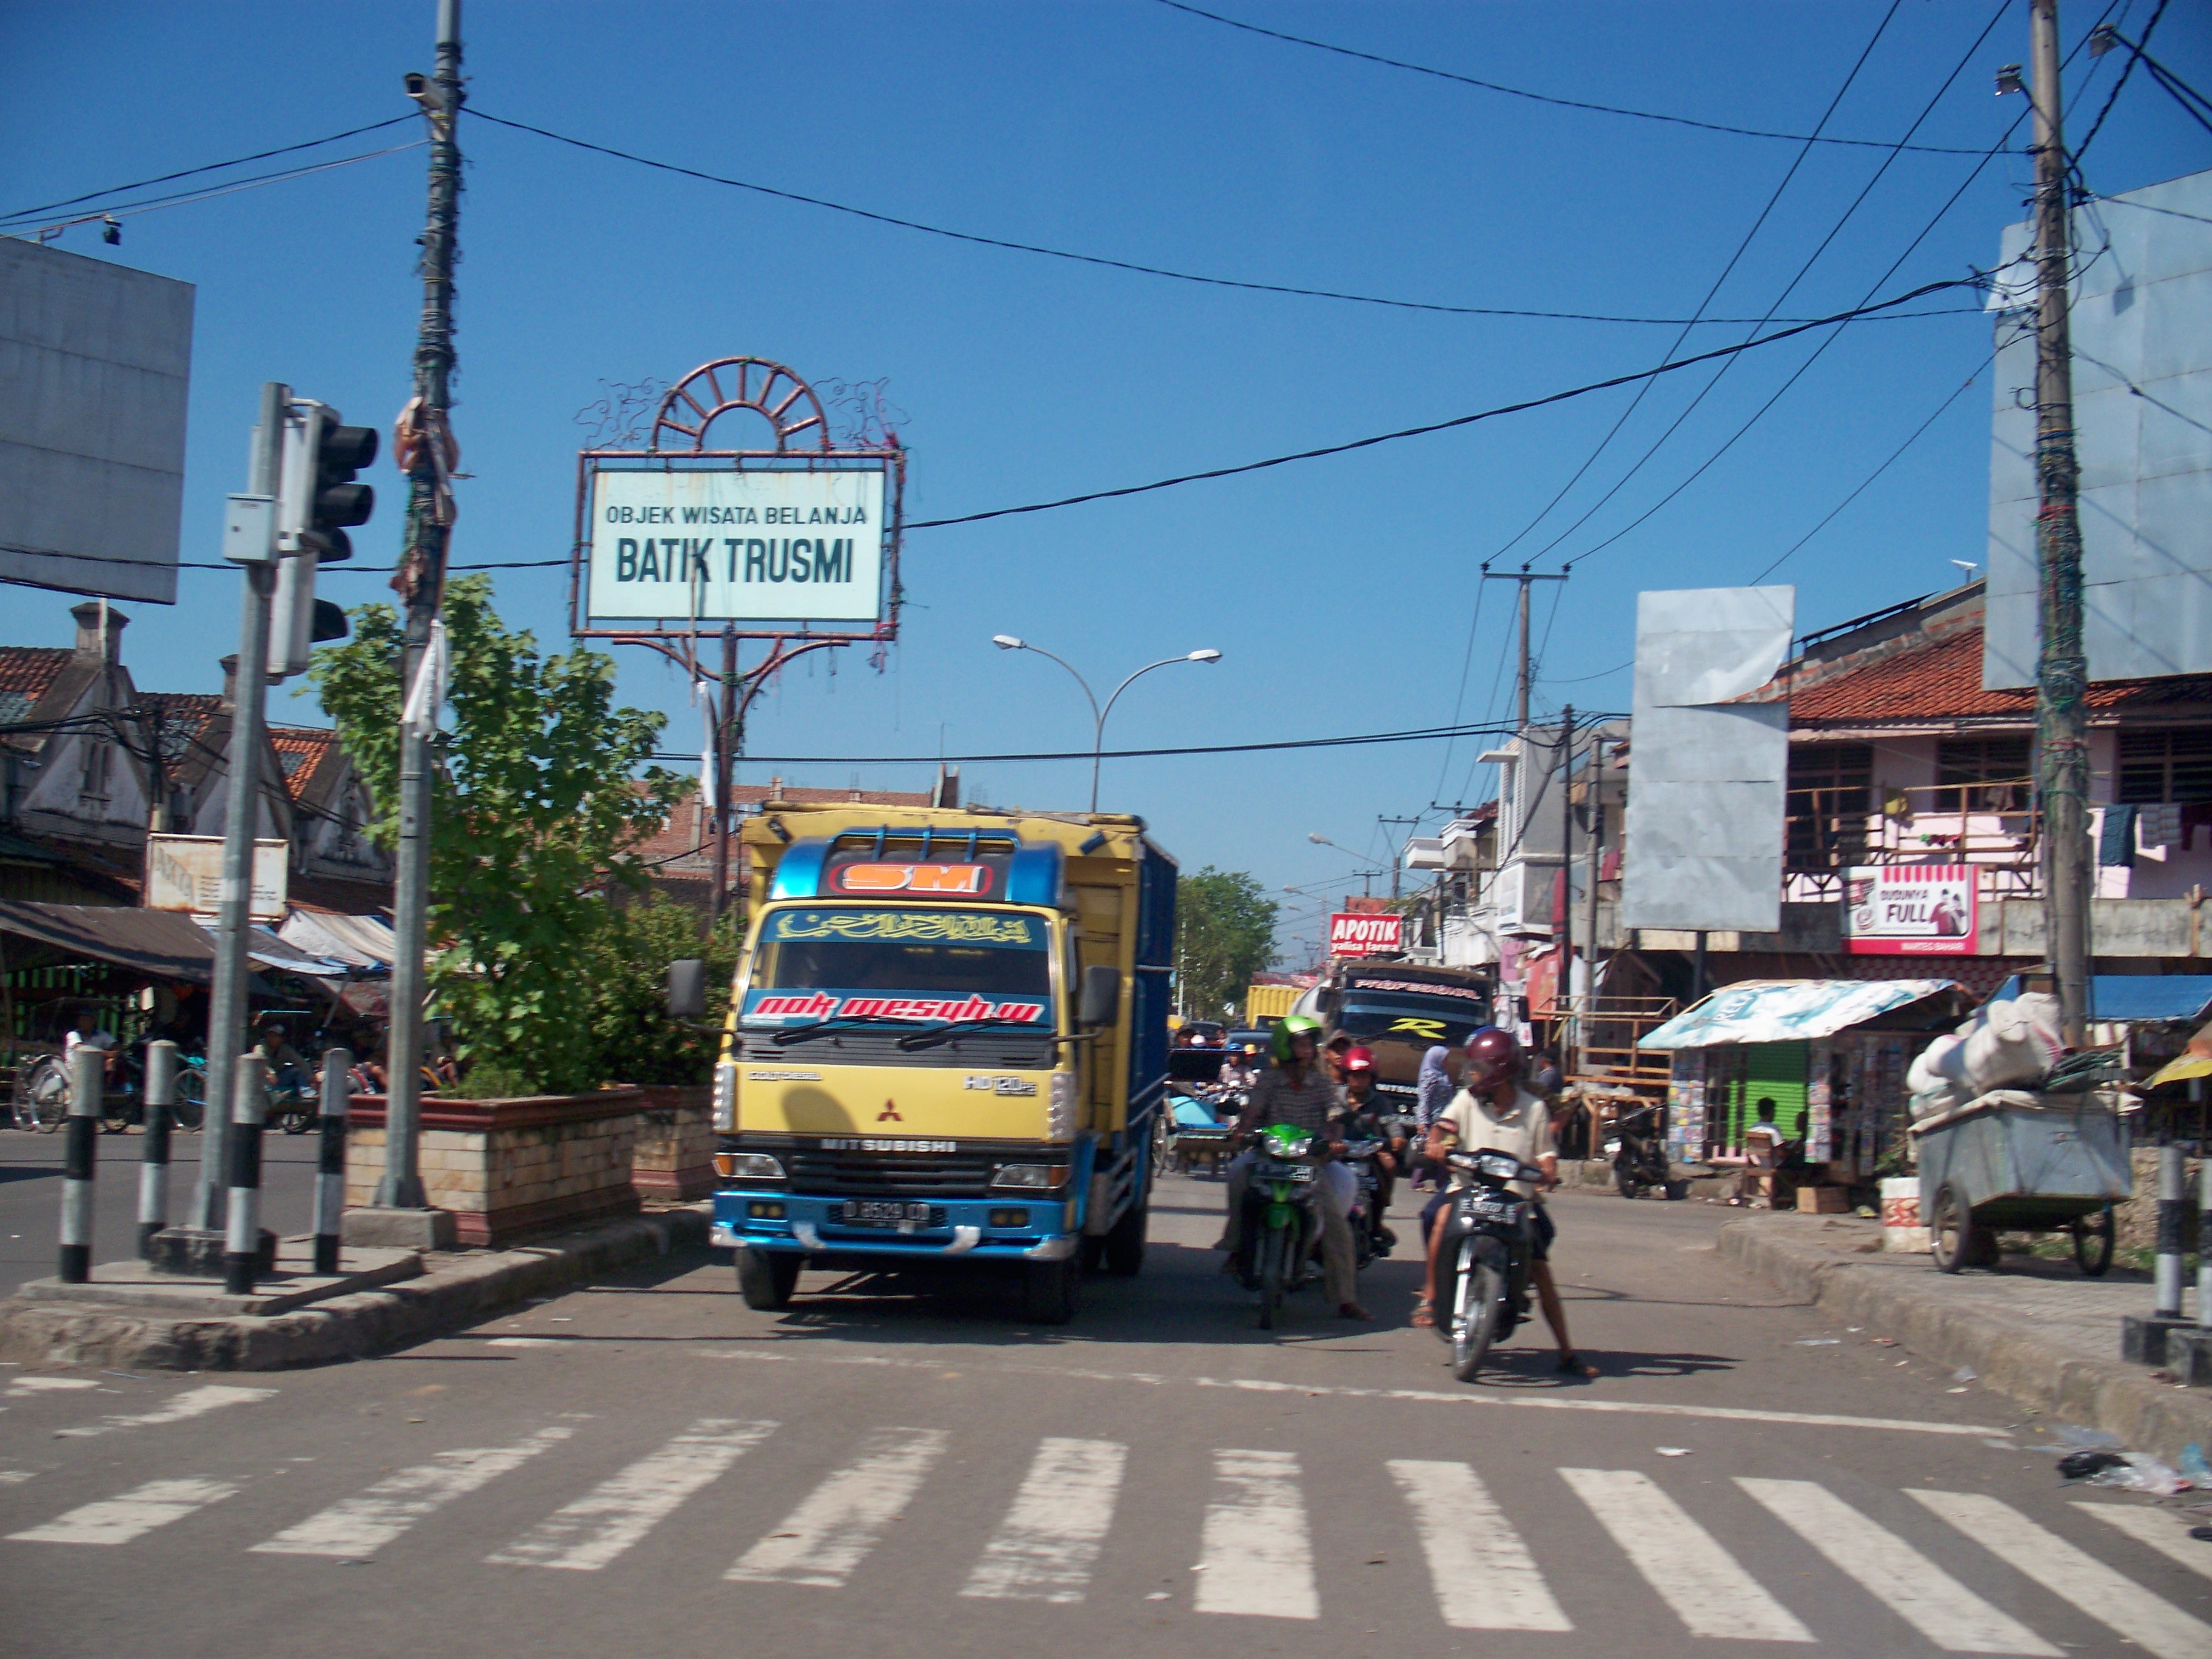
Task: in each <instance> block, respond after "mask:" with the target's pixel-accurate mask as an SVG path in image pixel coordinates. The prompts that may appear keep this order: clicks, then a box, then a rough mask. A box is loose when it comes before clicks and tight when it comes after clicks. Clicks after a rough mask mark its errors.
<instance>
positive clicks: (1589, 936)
mask: <svg viewBox="0 0 2212 1659" xmlns="http://www.w3.org/2000/svg"><path fill="white" fill-rule="evenodd" d="M1602 746H1603V744H1601V741H1600V738H1599V728H1597V727H1595V726H1593V727H1592V728H1591V729H1590V740H1589V767H1588V769H1586V770H1585V771H1584V772H1583V777H1584V778H1586V779H1587V780H1589V783H1588V788H1589V891H1588V892H1587V894H1586V895H1585V896H1584V899H1583V902H1584V903H1585V904H1587V905H1588V906H1589V908H1588V909H1587V910H1586V911H1584V912H1583V919H1584V925H1583V957H1584V958H1585V959H1586V960H1587V961H1588V963H1589V998H1588V999H1586V1001H1588V1000H1595V997H1596V994H1597V878H1598V875H1599V873H1600V868H1601V860H1602V859H1603V857H1604V848H1605V803H1604V801H1603V799H1601V789H1602V782H1601V779H1600V778H1599V775H1598V769H1597V764H1598V750H1599V749H1601V747H1602ZM1583 1012H1584V1013H1585V1014H1586V1015H1587V1013H1588V1012H1589V1009H1588V1008H1587V1007H1585V1008H1584V1010H1583Z"/></svg>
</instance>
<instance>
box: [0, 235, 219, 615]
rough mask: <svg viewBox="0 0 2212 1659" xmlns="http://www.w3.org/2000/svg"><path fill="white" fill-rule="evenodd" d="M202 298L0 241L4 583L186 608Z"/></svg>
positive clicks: (158, 279) (160, 279) (161, 279)
mask: <svg viewBox="0 0 2212 1659" xmlns="http://www.w3.org/2000/svg"><path fill="white" fill-rule="evenodd" d="M191 361H192V285H191V283H179V282H173V281H172V280H171V279H170V278H168V277H167V276H151V275H149V274H148V273H147V272H145V271H143V270H131V269H130V268H129V267H128V266H125V265H118V264H109V263H108V262H107V261H106V260H104V259H88V258H84V257H83V256H82V255H80V254H76V253H64V252H62V251H61V250H60V249H59V248H52V247H41V246H40V245H39V244H37V243H36V242H25V241H15V240H5V239H0V580H5V581H14V582H27V583H30V584H32V585H33V586H39V587H57V588H61V589H63V590H64V591H65V592H72V593H101V594H106V596H108V597H109V598H111V599H149V600H152V601H153V602H154V603H155V604H157V605H174V604H175V603H176V600H177V532H178V525H179V518H180V515H181V513H182V512H183V507H184V493H185V390H186V387H187V386H188V384H189V382H190V380H191Z"/></svg>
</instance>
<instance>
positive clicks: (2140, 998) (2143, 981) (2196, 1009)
mask: <svg viewBox="0 0 2212 1659" xmlns="http://www.w3.org/2000/svg"><path fill="white" fill-rule="evenodd" d="M2019 994H2020V975H2018V974H2015V975H2013V976H2012V977H2011V978H2010V979H2008V980H2007V981H2005V982H2004V983H2003V984H2002V985H2001V986H1999V987H1997V992H1996V995H1995V996H1993V997H1991V998H1990V1001H1992V1002H1999V1001H2002V1002H2009V1001H2010V1000H2012V999H2013V998H2015V997H2016V996H2018V995H2019ZM2207 1009H2212V974H2093V975H2090V979H2089V1018H2091V1019H2093V1020H2100V1019H2109V1020H2116V1021H2119V1022H2121V1023H2124V1024H2125V1023H2136V1024H2154V1023H2156V1022H2158V1021H2161V1020H2169V1019H2172V1020H2199V1019H2202V1018H2204V1015H2205V1011H2206V1010H2207Z"/></svg>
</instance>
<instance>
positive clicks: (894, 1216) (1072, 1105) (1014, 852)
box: [714, 799, 1176, 1324]
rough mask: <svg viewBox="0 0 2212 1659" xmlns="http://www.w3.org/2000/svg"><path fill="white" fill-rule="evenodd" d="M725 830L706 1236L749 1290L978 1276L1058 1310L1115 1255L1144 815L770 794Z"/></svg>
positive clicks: (1146, 900) (1150, 1103)
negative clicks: (726, 999)
mask: <svg viewBox="0 0 2212 1659" xmlns="http://www.w3.org/2000/svg"><path fill="white" fill-rule="evenodd" d="M887 813H888V814H889V816H887ZM740 845H741V848H742V850H743V857H744V872H743V873H744V882H745V887H746V898H747V910H748V915H749V917H750V926H749V928H748V932H747V936H746V940H745V946H744V952H743V953H742V954H741V955H740V956H739V957H738V967H737V975H736V981H735V983H734V985H733V987H732V996H731V1000H730V1012H729V1016H728V1018H727V1021H726V1024H725V1027H724V1030H723V1036H722V1053H721V1060H720V1064H719V1065H718V1066H716V1068H715V1073H714V1127H715V1129H716V1131H717V1134H718V1137H719V1140H718V1147H717V1151H716V1152H715V1157H714V1166H715V1171H716V1176H717V1191H716V1193H715V1194H714V1241H715V1242H716V1243H720V1244H724V1245H728V1246H731V1247H732V1248H733V1249H735V1250H736V1252H737V1267H738V1289H739V1290H740V1291H742V1292H743V1294H744V1298H745V1301H746V1302H747V1304H749V1305H750V1306H752V1307H755V1308H762V1309H775V1308H781V1307H783V1306H785V1305H786V1304H788V1302H789V1301H790V1299H791V1297H792V1295H793V1291H794V1289H795V1287H796V1285H797V1282H798V1279H799V1272H800V1270H801V1268H802V1267H805V1266H806V1265H808V1264H809V1263H812V1264H815V1265H817V1266H821V1267H833V1268H836V1269H840V1270H845V1271H850V1270H853V1269H866V1268H876V1269H891V1270H901V1269H904V1270H914V1269H923V1268H933V1267H957V1268H960V1269H963V1270H967V1269H979V1270H989V1269H992V1268H994V1267H995V1268H996V1269H998V1270H1000V1271H1002V1272H1004V1273H1008V1274H1009V1275H1011V1276H1014V1277H1017V1278H1018V1279H1019V1281H1020V1287H1021V1292H1022V1298H1023V1304H1024V1314H1025V1316H1027V1317H1028V1318H1029V1319H1030V1320H1031V1321H1034V1322H1039V1323H1045V1324H1058V1323H1062V1322H1066V1320H1067V1319H1069V1318H1070V1317H1072V1316H1073V1314H1074V1312H1075V1310H1076V1305H1077V1301H1078V1297H1079V1293H1080V1289H1081V1285H1082V1279H1083V1275H1084V1273H1085V1270H1086V1269H1088V1268H1090V1267H1095V1266H1098V1265H1102V1264H1103V1266H1104V1267H1105V1268H1106V1269H1107V1270H1108V1271H1109V1272H1111V1273H1122V1274H1130V1273H1136V1272H1138V1271H1139V1268H1140V1267H1142V1266H1143V1263H1144V1255H1145V1228H1146V1210H1147V1207H1148V1206H1149V1203H1150V1200H1151V1195H1152V1194H1151V1182H1152V1167H1151V1158H1150V1156H1149V1153H1150V1148H1151V1143H1152V1133H1153V1128H1154V1124H1155V1121H1156V1118H1157V1115H1158V1113H1159V1112H1160V1111H1161V1110H1162V1109H1163V1104H1164V1098H1165V1089H1166V1079H1167V1047H1168V1027H1167V1016H1168V1006H1169V998H1170V983H1169V981H1170V969H1171V966H1172V963H1173V959H1174V944H1175V891H1176V866H1175V861H1174V860H1172V859H1170V857H1169V856H1168V855H1167V854H1165V853H1164V852H1162V851H1161V850H1160V849H1159V848H1158V847H1156V846H1154V845H1153V844H1152V842H1150V841H1149V840H1148V839H1147V838H1146V835H1145V825H1144V821H1143V820H1142V819H1140V818H1136V817H1126V816H1121V815H1116V814H1100V813H1092V814H1074V813H1069V814H1059V813H1045V812H1023V811H1013V810H1008V811H993V810H991V809H989V808H984V807H974V808H952V807H918V808H900V809H896V811H891V810H890V809H886V808H884V807H881V806H867V805H844V804H839V805H800V804H799V803H796V802H792V801H787V800H781V799H770V800H769V801H768V802H766V803H765V804H764V805H763V807H762V809H761V811H760V812H759V813H758V815H757V816H755V817H748V818H746V819H745V821H744V825H743V828H742V832H741V836H740Z"/></svg>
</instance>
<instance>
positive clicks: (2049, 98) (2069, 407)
mask: <svg viewBox="0 0 2212 1659" xmlns="http://www.w3.org/2000/svg"><path fill="white" fill-rule="evenodd" d="M2029 42H2030V47H2031V54H2032V58H2033V64H2034V76H2033V92H2032V94H2030V95H2031V96H2032V97H2033V100H2034V102H2035V266H2036V307H2035V310H2036V314H2035V471H2036V477H2037V481H2038V483H2039V489H2040V495H2041V509H2040V511H2039V513H2037V516H2036V536H2035V539H2036V555H2037V561H2038V563H2039V565H2040V567H2041V582H2040V586H2041V590H2042V592H2041V599H2042V605H2041V609H2042V613H2043V615H2042V623H2043V649H2042V656H2041V659H2040V661H2039V663H2038V665H2037V668H2036V677H2035V728H2036V739H2037V745H2036V746H2037V750H2038V758H2039V763H2040V764H2039V768H2038V769H2039V772H2040V774H2041V783H2042V788H2043V837H2044V840H2043V885H2044V899H2043V903H2044V919H2045V920H2044V926H2045V931H2046V933H2047V934H2048V936H2049V938H2048V946H2049V950H2050V952H2051V968H2052V969H2053V971H2054V973H2055V974H2056V975H2057V981H2058V1006H2059V1018H2060V1021H2061V1023H2062V1024H2063V1028H2064V1031H2065V1036H2066V1042H2067V1045H2068V1046H2069V1048H2080V1047H2081V1045H2082V1044H2083V1043H2085V1042H2087V1040H2088V1021H2089V1014H2090V1007H2089V948H2090V947H2089V830H2088V810H2089V809H2088V802H2089V743H2088V738H2089V733H2088V720H2087V710H2086V708H2085V706H2084V698H2085V696H2086V695H2087V690H2088V679H2089V664H2088V659H2087V655H2086V654H2085V653H2084V652H2083V650H2082V646H2081V520H2080V519H2079V518H2078V517H2077V516H2076V514H2075V483H2076V480H2077V478H2078V476H2079V470H2078V468H2077V466H2076V465H2075V455H2074V353H2073V343H2072V340H2071V338H2070V337H2069V328H2068V323H2067V315H2066V300H2067V283H2068V282H2069V280H2070V278H2071V276H2072V274H2073V271H2072V266H2073V240H2074V239H2073V234H2072V233H2073V222H2072V221H2073V210H2072V207H2071V204H2069V200H2068V194H2067V178H2066V174H2067V165H2066V149H2065V138H2064V135H2063V130H2062V126H2061V116H2062V111H2063V107H2064V105H2063V98H2062V95H2061V88H2060V84H2059V77H2058V69H2059V52H2058V0H2032V5H2031V10H2030V23H2029Z"/></svg>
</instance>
